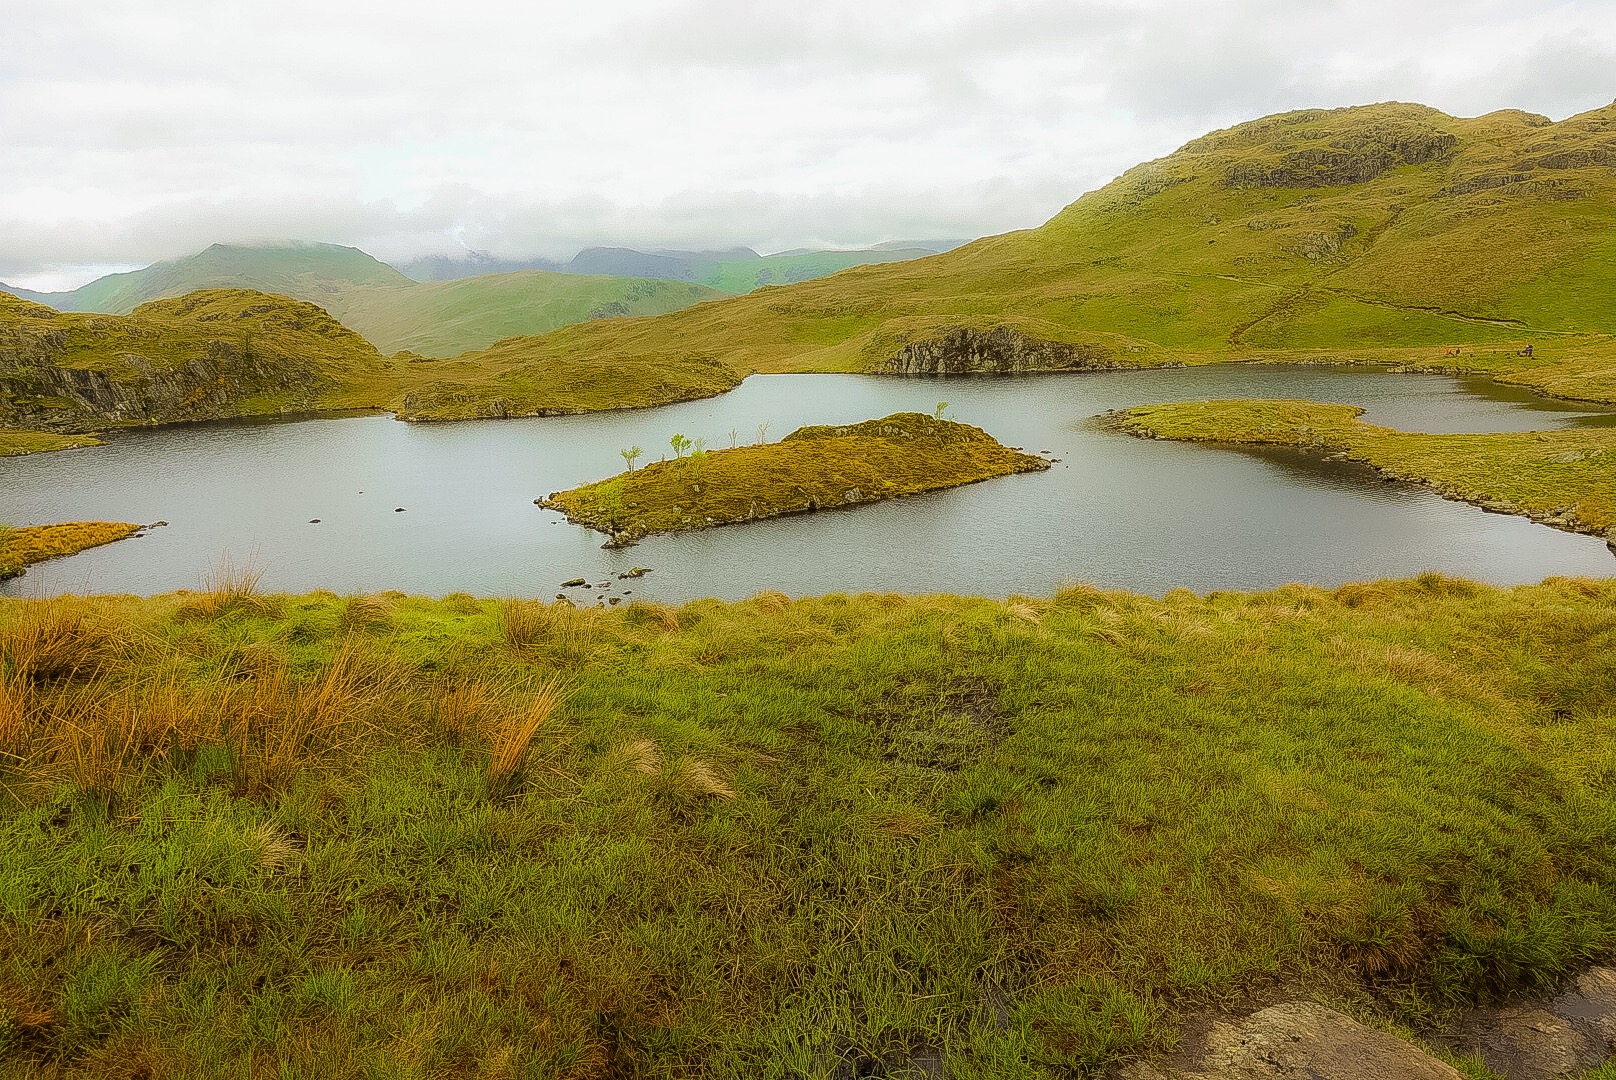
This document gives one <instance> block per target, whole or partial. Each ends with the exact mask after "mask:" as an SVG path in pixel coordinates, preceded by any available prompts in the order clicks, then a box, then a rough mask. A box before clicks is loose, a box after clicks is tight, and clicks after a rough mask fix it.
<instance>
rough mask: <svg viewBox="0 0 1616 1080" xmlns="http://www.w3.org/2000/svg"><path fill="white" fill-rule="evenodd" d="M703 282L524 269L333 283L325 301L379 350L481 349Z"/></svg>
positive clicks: (691, 294)
mask: <svg viewBox="0 0 1616 1080" xmlns="http://www.w3.org/2000/svg"><path fill="white" fill-rule="evenodd" d="M722 295H723V294H722V293H720V292H718V291H717V290H714V289H710V288H707V287H706V286H705V285H693V284H689V283H687V282H682V281H653V280H647V279H643V278H619V277H590V276H585V275H582V274H561V273H551V272H548V271H544V270H522V271H517V272H515V273H509V274H486V275H483V276H481V277H474V278H459V279H456V280H453V281H435V282H429V283H425V284H415V283H410V284H408V285H405V286H402V287H401V286H398V285H359V286H352V287H345V288H340V289H336V290H333V291H332V292H331V294H330V295H329V296H327V297H326V298H325V300H324V301H323V306H324V307H325V308H326V309H327V310H329V311H330V312H331V313H332V314H333V315H335V316H336V317H337V318H339V319H341V320H342V321H343V322H344V323H345V324H347V325H348V326H351V327H353V329H354V330H356V331H358V332H359V333H360V334H362V335H363V336H364V337H365V338H366V339H367V340H369V341H370V342H371V343H373V344H374V345H375V346H376V347H377V348H378V349H380V350H381V351H382V352H384V353H395V352H399V351H409V352H413V353H419V354H421V355H423V356H430V357H447V356H455V355H457V354H459V353H463V352H467V351H470V350H473V349H482V348H485V347H486V346H489V345H492V344H493V343H494V342H496V341H499V340H501V339H502V338H508V337H516V336H518V335H521V334H537V333H544V332H546V331H549V330H554V329H556V328H557V327H560V326H567V325H569V324H571V323H578V322H585V321H587V320H589V319H607V318H614V317H617V316H622V315H660V314H662V313H664V312H668V311H677V310H679V309H680V308H686V307H689V306H690V305H692V304H699V303H701V302H702V301H704V300H716V299H718V298H720V297H721V296H722Z"/></svg>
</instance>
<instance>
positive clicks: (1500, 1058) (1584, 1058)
mask: <svg viewBox="0 0 1616 1080" xmlns="http://www.w3.org/2000/svg"><path fill="white" fill-rule="evenodd" d="M1442 1041H1443V1042H1444V1043H1445V1044H1446V1045H1448V1046H1449V1047H1451V1048H1452V1049H1453V1050H1454V1052H1456V1053H1461V1054H1474V1055H1476V1056H1477V1057H1479V1058H1481V1060H1482V1063H1483V1064H1485V1065H1486V1066H1487V1067H1488V1068H1489V1069H1491V1070H1492V1071H1493V1072H1495V1073H1497V1074H1498V1075H1500V1076H1502V1077H1505V1078H1506V1080H1559V1078H1561V1077H1570V1076H1575V1075H1577V1074H1579V1073H1581V1072H1583V1071H1584V1070H1586V1069H1591V1068H1593V1067H1594V1066H1596V1065H1599V1064H1601V1063H1603V1062H1604V1061H1606V1060H1607V1059H1608V1058H1609V1057H1610V1056H1611V1053H1612V1051H1616V968H1608V967H1599V968H1592V969H1590V970H1589V971H1586V972H1584V973H1583V974H1582V975H1581V976H1579V977H1578V978H1577V980H1576V982H1575V983H1573V984H1572V985H1571V986H1569V987H1568V988H1567V989H1566V990H1565V991H1564V992H1563V993H1562V994H1560V996H1559V997H1557V998H1555V999H1553V1000H1552V1001H1548V1002H1545V1003H1541V1004H1526V1005H1510V1006H1505V1007H1502V1008H1488V1009H1473V1010H1471V1011H1470V1012H1467V1013H1466V1014H1465V1015H1464V1017H1463V1018H1462V1019H1461V1021H1460V1023H1459V1026H1458V1030H1457V1031H1456V1032H1454V1033H1453V1034H1452V1035H1450V1036H1447V1037H1445V1038H1444V1039H1443V1040H1442Z"/></svg>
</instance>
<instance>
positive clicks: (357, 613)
mask: <svg viewBox="0 0 1616 1080" xmlns="http://www.w3.org/2000/svg"><path fill="white" fill-rule="evenodd" d="M392 617H393V600H392V598H391V597H387V596H377V595H370V596H350V597H348V599H347V601H346V602H345V603H344V604H343V605H342V625H343V626H344V627H346V628H347V629H349V630H373V629H377V628H380V627H385V626H386V625H387V624H388V622H389V620H391V619H392Z"/></svg>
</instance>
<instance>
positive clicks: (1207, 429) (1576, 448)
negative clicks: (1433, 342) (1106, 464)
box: [1110, 400, 1616, 542]
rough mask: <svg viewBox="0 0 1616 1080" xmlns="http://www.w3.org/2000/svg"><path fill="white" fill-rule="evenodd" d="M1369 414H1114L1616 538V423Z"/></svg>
mask: <svg viewBox="0 0 1616 1080" xmlns="http://www.w3.org/2000/svg"><path fill="white" fill-rule="evenodd" d="M1362 412H1363V410H1362V409H1360V408H1358V407H1356V406H1353V405H1325V404H1318V403H1316V402H1311V401H1285V400H1278V401H1263V400H1229V401H1198V402H1182V403H1173V404H1168V405H1144V406H1139V407H1137V408H1132V409H1126V410H1123V411H1121V412H1119V413H1116V414H1113V415H1112V416H1111V417H1110V421H1111V422H1112V423H1113V424H1114V425H1115V426H1116V427H1118V428H1120V429H1122V430H1124V431H1129V432H1132V433H1133V434H1137V435H1147V436H1152V437H1155V438H1163V439H1184V440H1190V441H1196V442H1223V443H1246V444H1256V445H1278V446H1297V447H1312V448H1319V449H1326V450H1333V451H1337V452H1339V453H1341V454H1342V455H1344V456H1345V457H1348V458H1350V459H1352V460H1354V461H1362V462H1367V463H1368V464H1370V465H1373V466H1374V467H1376V468H1377V469H1379V470H1380V471H1381V472H1383V473H1385V474H1387V475H1389V476H1394V477H1398V478H1400V479H1404V480H1413V481H1417V482H1420V483H1423V484H1426V485H1428V486H1430V487H1432V488H1435V489H1436V490H1437V491H1440V492H1441V493H1442V494H1444V495H1446V496H1448V497H1449V498H1453V499H1462V500H1464V501H1466V502H1472V503H1477V504H1480V505H1482V506H1485V507H1486V508H1488V509H1490V510H1498V511H1503V512H1506V513H1515V514H1525V515H1527V516H1529V517H1531V518H1533V519H1534V520H1538V521H1543V522H1546V523H1548V524H1551V525H1555V526H1557V527H1559V528H1563V529H1570V530H1573V531H1576V532H1586V533H1593V534H1596V535H1600V536H1606V537H1608V538H1609V539H1610V540H1611V541H1612V542H1616V430H1613V429H1610V428H1588V429H1582V430H1576V429H1572V430H1561V431H1522V432H1504V433H1494V434H1484V435H1430V434H1423V433H1419V432H1403V431H1394V430H1392V429H1390V428H1383V427H1378V426H1376V425H1374V424H1366V423H1364V422H1363V421H1362V420H1360V419H1359V418H1358V417H1359V414H1360V413H1362Z"/></svg>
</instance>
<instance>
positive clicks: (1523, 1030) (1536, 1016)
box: [1108, 967, 1616, 1080]
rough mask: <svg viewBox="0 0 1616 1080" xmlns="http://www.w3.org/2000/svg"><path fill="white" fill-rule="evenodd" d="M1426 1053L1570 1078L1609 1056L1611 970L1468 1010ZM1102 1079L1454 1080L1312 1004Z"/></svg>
mask: <svg viewBox="0 0 1616 1080" xmlns="http://www.w3.org/2000/svg"><path fill="white" fill-rule="evenodd" d="M1426 1039H1427V1041H1428V1043H1429V1044H1430V1045H1432V1046H1436V1047H1440V1048H1441V1049H1442V1050H1443V1051H1445V1052H1447V1053H1450V1054H1452V1055H1454V1056H1455V1057H1460V1058H1471V1059H1480V1061H1481V1063H1482V1064H1483V1065H1485V1066H1486V1067H1487V1069H1488V1070H1489V1075H1495V1076H1498V1077H1500V1078H1501V1080H1571V1078H1573V1077H1577V1076H1582V1075H1583V1074H1584V1073H1586V1072H1587V1071H1588V1070H1589V1069H1593V1068H1597V1067H1598V1066H1600V1065H1603V1064H1605V1063H1606V1062H1608V1061H1610V1060H1611V1059H1612V1054H1613V1053H1616V969H1613V968H1608V967H1596V968H1592V969H1590V970H1588V971H1585V972H1583V973H1582V974H1581V975H1580V976H1578V977H1577V979H1576V980H1575V981H1574V982H1573V983H1572V984H1571V985H1569V986H1567V987H1566V988H1565V989H1564V990H1563V991H1562V992H1561V993H1560V994H1559V995H1558V996H1556V997H1554V998H1552V999H1550V1000H1547V1001H1540V1002H1526V1003H1517V1004H1510V1005H1502V1006H1491V1007H1487V1008H1477V1009H1471V1010H1469V1011H1467V1012H1465V1013H1464V1014H1462V1015H1461V1016H1459V1017H1458V1018H1457V1019H1456V1020H1455V1021H1454V1022H1452V1023H1450V1024H1449V1025H1447V1026H1445V1027H1444V1028H1443V1029H1441V1030H1438V1031H1435V1032H1431V1033H1429V1034H1427V1036H1426ZM1108 1076H1110V1077H1111V1078H1112V1080H1281V1078H1288V1077H1296V1078H1302V1077H1306V1078H1308V1080H1386V1078H1390V1077H1397V1078H1398V1080H1460V1076H1461V1074H1460V1073H1459V1072H1458V1071H1457V1070H1455V1069H1454V1068H1453V1067H1452V1066H1450V1065H1448V1064H1446V1063H1445V1062H1443V1061H1441V1060H1439V1059H1438V1058H1437V1057H1435V1056H1433V1055H1432V1054H1431V1053H1428V1052H1426V1051H1425V1050H1424V1049H1423V1048H1421V1047H1420V1046H1417V1045H1415V1044H1414V1043H1412V1042H1409V1041H1407V1040H1404V1039H1400V1038H1397V1037H1396V1036H1394V1035H1390V1034H1388V1033H1386V1032H1384V1031H1376V1030H1374V1029H1373V1028H1369V1027H1365V1026H1364V1025H1363V1024H1360V1023H1358V1022H1357V1021H1356V1020H1353V1019H1352V1018H1351V1017H1349V1016H1346V1015H1344V1014H1342V1013H1340V1012H1337V1011H1335V1010H1334V1009H1329V1008H1326V1007H1325V1006H1323V1005H1319V1004H1317V1003H1316V1002H1311V1001H1294V1002H1289V1003H1286V1004H1283V1005H1274V1006H1271V1007H1270V1008H1266V1009H1263V1010H1261V1011H1260V1012H1257V1013H1253V1014H1252V1015H1250V1016H1247V1017H1245V1018H1244V1019H1239V1020H1216V1021H1213V1022H1212V1023H1211V1025H1210V1027H1209V1029H1208V1030H1207V1031H1206V1032H1205V1034H1204V1035H1203V1036H1201V1037H1199V1038H1191V1039H1188V1040H1186V1042H1185V1044H1183V1045H1181V1046H1180V1047H1179V1048H1178V1050H1177V1052H1176V1053H1175V1054H1174V1055H1173V1056H1172V1059H1171V1060H1170V1061H1167V1062H1162V1063H1159V1064H1150V1063H1144V1062H1135V1063H1132V1064H1128V1065H1123V1066H1121V1067H1119V1068H1115V1069H1113V1070H1112V1071H1111V1072H1110V1073H1109V1074H1108Z"/></svg>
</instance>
